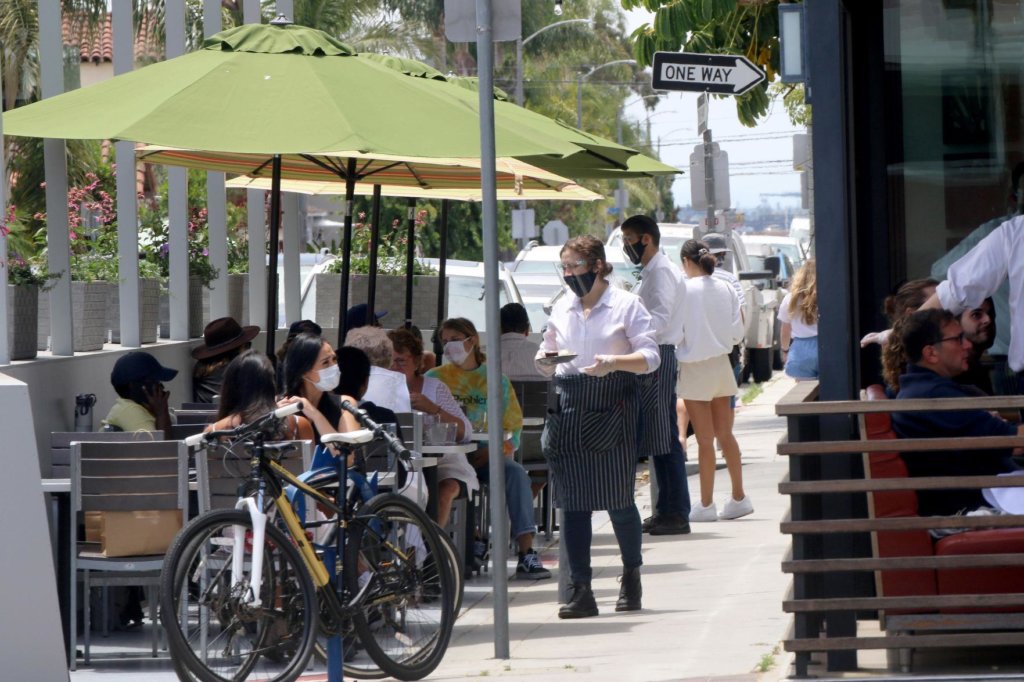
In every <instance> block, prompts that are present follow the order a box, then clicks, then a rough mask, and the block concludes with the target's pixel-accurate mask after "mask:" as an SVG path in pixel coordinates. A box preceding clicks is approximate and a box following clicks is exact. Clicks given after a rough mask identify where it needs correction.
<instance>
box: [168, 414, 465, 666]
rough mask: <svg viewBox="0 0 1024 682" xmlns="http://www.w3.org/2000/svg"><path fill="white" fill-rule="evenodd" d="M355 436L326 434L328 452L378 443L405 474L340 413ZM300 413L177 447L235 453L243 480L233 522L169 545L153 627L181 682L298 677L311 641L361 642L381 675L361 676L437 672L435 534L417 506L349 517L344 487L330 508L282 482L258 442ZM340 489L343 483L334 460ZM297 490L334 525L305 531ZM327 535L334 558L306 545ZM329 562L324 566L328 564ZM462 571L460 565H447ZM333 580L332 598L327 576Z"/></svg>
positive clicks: (210, 524)
mask: <svg viewBox="0 0 1024 682" xmlns="http://www.w3.org/2000/svg"><path fill="white" fill-rule="evenodd" d="M342 407H343V409H345V410H346V411H348V412H350V413H352V414H353V415H355V416H356V418H357V419H358V420H359V421H360V423H361V425H362V426H363V427H364V428H363V429H362V430H360V431H357V432H352V433H343V434H329V435H327V436H324V437H323V438H322V439H321V440H322V441H323V442H324V443H328V444H329V443H341V444H348V445H353V444H357V443H363V442H368V441H369V440H371V439H373V438H381V439H383V440H384V441H385V442H387V444H388V449H389V450H390V451H391V452H392V453H393V454H394V455H395V456H396V459H397V460H398V461H401V462H407V461H409V459H410V453H409V452H408V451H407V450H406V449H405V447H404V446H403V445H402V444H401V442H400V441H399V440H398V439H397V438H395V437H393V436H391V434H389V433H388V432H387V431H386V430H385V429H384V428H383V427H381V426H380V425H378V424H376V423H374V422H373V421H372V420H370V419H369V418H368V417H367V416H366V415H365V413H363V412H362V411H361V410H359V409H358V408H356V407H354V406H352V405H351V404H349V403H348V402H347V401H344V402H343V404H342ZM298 410H299V407H298V405H297V404H296V405H288V406H285V407H283V408H279V409H277V410H275V411H273V412H271V413H270V414H268V415H266V416H265V417H262V418H260V419H258V420H256V421H254V422H252V423H251V424H246V425H242V426H239V427H237V428H235V429H229V430H223V431H215V432H209V433H206V434H199V435H198V436H193V437H190V438H189V439H186V443H188V444H189V445H192V446H195V445H200V444H202V443H203V442H209V441H211V440H214V439H233V440H234V441H236V442H244V443H245V444H246V447H247V448H248V451H249V456H250V459H249V462H250V473H249V477H248V481H247V483H246V487H245V490H244V494H243V496H242V497H240V499H239V500H238V502H237V504H236V506H235V509H226V510H218V511H212V512H209V513H206V514H203V515H201V516H199V517H197V518H196V519H194V520H193V521H191V522H190V523H189V524H188V525H187V526H186V527H185V528H184V529H183V530H182V531H181V533H179V535H178V536H177V537H176V538H175V540H174V542H173V543H172V545H171V547H170V549H169V550H168V553H167V560H166V561H165V564H164V569H163V572H162V575H161V597H160V607H161V609H160V610H161V620H162V622H163V624H164V627H165V629H166V631H167V636H168V644H169V646H170V650H171V656H172V659H173V660H174V665H175V669H176V670H177V671H178V674H179V677H181V678H183V679H199V680H202V681H203V682H220V681H221V680H273V681H280V682H288V681H290V680H294V679H295V678H296V677H298V675H299V674H300V673H302V672H303V671H304V670H305V668H306V666H307V663H308V661H309V659H310V656H311V655H312V653H313V650H314V647H315V645H316V640H317V637H318V635H322V636H324V637H338V636H341V637H344V638H345V641H346V642H351V641H353V638H354V637H357V638H358V640H359V643H360V645H361V646H362V647H363V648H365V651H366V653H367V655H368V656H369V657H370V658H371V659H372V661H373V663H375V664H376V666H377V667H376V668H374V669H369V668H367V667H364V668H361V671H362V672H364V673H367V674H366V675H364V676H369V675H370V674H374V673H376V674H377V675H384V674H386V675H390V676H392V677H396V678H398V679H401V680H416V679H421V678H423V677H425V676H426V675H428V674H430V672H432V671H433V670H434V669H435V668H436V667H437V665H438V664H439V663H440V661H441V658H442V657H443V656H444V652H445V649H446V648H447V644H448V641H449V639H450V637H451V631H452V627H453V624H454V617H455V611H454V601H455V599H454V589H455V581H454V576H453V572H452V570H451V563H450V558H449V556H448V550H447V549H446V545H445V543H444V541H443V540H441V539H440V537H439V534H438V533H437V531H436V526H435V525H434V524H433V522H432V521H430V520H429V519H428V518H427V517H426V515H425V514H424V513H423V512H422V511H421V510H420V509H419V507H417V506H416V505H414V504H413V503H412V502H410V501H409V500H407V499H405V498H404V497H401V496H399V495H395V494H387V493H385V494H381V495H377V496H375V497H374V498H373V499H371V500H370V501H369V502H367V503H365V504H362V505H357V504H356V503H355V501H354V500H353V499H351V495H349V488H350V486H347V485H346V486H345V488H344V489H342V488H341V486H338V485H336V484H335V486H334V487H335V489H336V491H337V495H336V496H335V498H334V499H332V498H331V497H329V496H328V495H326V494H324V492H323V491H322V490H318V489H316V488H315V487H313V486H311V485H308V484H307V483H304V482H303V481H301V480H300V479H299V478H298V477H296V476H294V475H293V474H291V473H290V472H288V471H287V470H286V469H285V468H284V467H283V466H281V464H280V463H279V462H278V461H277V459H276V458H275V456H274V455H275V453H277V452H279V451H280V450H281V449H282V446H279V445H275V444H272V443H268V442H266V438H267V435H266V434H267V433H272V432H274V431H276V429H277V426H278V425H279V423H280V420H282V419H284V418H285V417H287V416H289V415H291V414H294V413H296V412H298ZM337 460H338V469H337V471H338V474H337V479H336V480H337V481H341V480H346V481H347V479H348V476H347V471H346V463H345V460H346V458H345V457H344V456H342V457H338V458H337ZM288 485H291V486H294V487H295V488H296V489H297V490H299V491H301V493H302V494H303V495H304V496H305V497H306V498H307V502H308V501H309V500H310V499H311V500H312V501H313V503H315V504H316V505H317V507H318V508H319V509H323V510H326V512H327V513H329V514H331V516H330V517H329V518H325V519H321V520H316V521H312V522H309V521H306V522H304V521H303V520H302V519H300V518H299V516H298V514H297V513H296V511H295V509H294V508H293V506H292V504H291V503H289V501H288V497H287V492H286V486H288ZM318 527H326V528H327V529H328V535H330V536H331V537H330V540H331V541H332V542H333V552H332V551H329V550H330V548H328V551H323V548H321V551H320V552H318V551H317V549H316V548H315V547H314V545H313V543H312V541H311V538H310V537H309V534H311V533H312V532H313V531H314V530H316V529H317V528H318ZM325 559H326V561H325ZM456 563H457V562H456ZM332 575H333V576H335V577H336V578H337V579H336V580H335V581H334V584H332V581H331V576H332Z"/></svg>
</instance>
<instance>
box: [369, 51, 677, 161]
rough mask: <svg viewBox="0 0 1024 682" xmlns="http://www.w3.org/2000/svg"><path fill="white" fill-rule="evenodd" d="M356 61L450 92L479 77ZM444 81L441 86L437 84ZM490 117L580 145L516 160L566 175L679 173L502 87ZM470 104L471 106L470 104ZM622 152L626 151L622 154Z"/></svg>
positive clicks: (399, 62) (414, 64) (409, 62)
mask: <svg viewBox="0 0 1024 682" xmlns="http://www.w3.org/2000/svg"><path fill="white" fill-rule="evenodd" d="M359 58H360V59H369V60H373V61H376V62H378V63H381V64H384V65H386V66H388V67H390V68H392V69H395V70H397V71H400V72H401V73H404V74H405V75H407V76H413V77H416V78H423V79H427V80H430V81H434V82H433V83H432V84H433V85H434V87H437V88H444V89H445V90H451V89H452V87H453V86H454V87H455V88H459V89H463V90H467V91H469V92H472V93H476V92H478V90H479V88H478V85H479V79H477V78H475V77H472V76H452V75H448V76H447V77H445V76H443V75H442V74H441V72H440V71H437V70H436V69H433V68H431V67H430V66H427V65H426V64H422V63H420V62H418V61H416V60H414V59H400V58H396V57H389V56H385V55H374V54H360V55H359ZM442 83H443V85H442ZM494 100H495V102H494V117H495V120H498V119H499V118H500V119H502V120H512V121H515V122H516V125H518V126H520V129H525V128H530V129H534V130H537V131H538V132H540V133H541V134H544V135H546V136H549V137H555V138H558V139H562V140H564V141H566V142H570V143H572V144H574V145H576V146H578V147H579V148H580V150H579V151H577V152H576V153H574V154H570V155H568V156H561V157H559V156H554V155H551V154H544V155H534V156H521V157H518V158H519V159H520V160H521V161H525V162H526V163H528V164H530V165H532V166H536V167H538V168H543V169H545V170H548V171H551V172H553V173H557V174H558V175H561V176H565V177H571V178H597V179H608V180H622V179H625V178H633V177H655V176H659V175H675V174H677V173H681V172H682V171H681V170H679V169H678V168H675V167H673V166H669V165H666V164H664V163H662V162H661V161H659V160H657V159H655V158H652V157H650V156H647V155H645V154H642V153H640V152H638V151H637V150H635V149H632V148H630V147H626V146H623V145H621V144H619V143H617V142H612V141H611V140H608V139H605V138H603V137H601V136H599V135H594V134H592V133H588V132H586V131H584V130H580V129H578V128H573V127H572V126H570V125H567V124H565V123H562V122H560V121H556V120H554V119H551V118H547V117H546V116H538V115H537V114H536V113H535V112H532V111H530V110H528V109H525V108H523V107H520V106H517V105H515V104H513V103H511V102H510V101H509V97H508V95H507V94H506V93H505V92H504V91H503V90H501V88H497V87H495V88H494ZM470 106H476V104H475V103H471V104H470ZM624 154H626V155H625V156H624Z"/></svg>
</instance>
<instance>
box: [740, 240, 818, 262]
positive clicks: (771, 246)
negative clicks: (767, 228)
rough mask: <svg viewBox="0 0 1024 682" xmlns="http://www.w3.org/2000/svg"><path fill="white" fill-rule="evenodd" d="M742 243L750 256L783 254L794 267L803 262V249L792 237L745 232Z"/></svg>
mask: <svg viewBox="0 0 1024 682" xmlns="http://www.w3.org/2000/svg"><path fill="white" fill-rule="evenodd" d="M743 244H744V246H746V247H747V253H748V254H750V255H751V256H754V255H757V256H776V255H780V254H781V255H784V256H786V257H787V258H789V260H790V261H791V262H792V264H793V265H794V266H795V267H800V265H801V264H803V262H804V260H805V258H804V251H803V248H802V247H801V246H800V242H798V241H797V240H796V239H794V238H793V237H780V236H775V235H766V234H745V235H743Z"/></svg>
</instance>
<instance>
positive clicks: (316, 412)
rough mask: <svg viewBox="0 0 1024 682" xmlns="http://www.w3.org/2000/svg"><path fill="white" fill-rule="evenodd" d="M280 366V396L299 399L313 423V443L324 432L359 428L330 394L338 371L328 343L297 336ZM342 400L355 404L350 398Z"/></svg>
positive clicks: (306, 334) (304, 334) (300, 335)
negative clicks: (282, 382) (281, 392)
mask: <svg viewBox="0 0 1024 682" xmlns="http://www.w3.org/2000/svg"><path fill="white" fill-rule="evenodd" d="M281 367H282V370H281V376H282V377H283V380H284V386H283V393H284V395H286V396H288V397H296V398H299V399H301V400H302V413H303V414H304V415H305V416H306V418H307V419H309V420H310V422H312V426H313V433H314V435H315V437H316V442H318V443H319V442H320V437H321V436H322V435H324V434H326V433H337V432H338V431H342V432H345V431H355V430H357V429H358V428H359V425H358V424H357V423H356V420H355V417H353V416H352V415H351V414H349V413H347V412H342V411H341V407H340V405H339V401H338V397H337V396H336V395H334V394H333V393H332V391H334V389H335V388H337V387H338V384H339V382H340V380H341V371H340V368H339V367H338V360H337V357H336V356H335V353H334V348H332V347H331V344H330V343H328V342H327V341H325V340H324V339H323V338H322V337H320V336H318V335H316V334H310V333H302V334H298V335H296V336H295V337H294V338H293V339H292V340H291V341H290V342H289V344H288V350H287V352H286V353H285V355H284V363H283V364H282V366H281ZM341 397H342V399H347V400H350V401H352V402H355V399H354V398H352V397H351V396H349V395H342V396H341Z"/></svg>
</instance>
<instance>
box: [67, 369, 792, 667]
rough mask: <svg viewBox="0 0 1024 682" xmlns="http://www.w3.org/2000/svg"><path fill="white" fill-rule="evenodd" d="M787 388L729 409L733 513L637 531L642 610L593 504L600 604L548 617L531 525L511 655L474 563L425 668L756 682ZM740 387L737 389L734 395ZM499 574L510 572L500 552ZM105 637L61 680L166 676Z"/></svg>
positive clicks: (514, 585)
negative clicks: (527, 577)
mask: <svg viewBox="0 0 1024 682" xmlns="http://www.w3.org/2000/svg"><path fill="white" fill-rule="evenodd" d="M792 386H793V381H792V380H791V379H789V378H787V377H784V376H783V375H782V374H781V373H780V372H776V374H775V377H774V378H773V379H772V380H771V381H770V382H767V383H766V384H764V391H763V393H761V394H760V396H758V397H757V398H756V399H754V400H753V401H752V402H751V403H750V404H748V405H741V406H740V407H738V408H737V411H736V424H735V429H734V432H735V434H736V436H737V439H738V440H739V443H740V448H741V450H742V453H743V477H744V486H745V488H746V492H747V495H749V496H750V498H751V500H752V501H753V503H754V510H755V511H754V513H753V514H752V515H751V516H748V517H746V518H743V519H738V520H735V521H717V522H714V523H703V524H693V532H692V533H691V534H690V535H685V536H662V537H653V538H652V537H650V536H647V535H645V536H644V545H643V555H644V566H643V569H642V574H643V588H644V597H643V604H644V608H643V610H641V611H638V612H633V613H623V614H617V613H615V610H614V608H615V600H616V598H617V596H618V590H619V584H618V577H619V575H620V573H621V564H620V562H619V553H618V546H617V545H616V543H615V537H614V535H613V533H612V529H611V524H610V522H609V520H608V516H607V514H606V513H604V512H598V513H595V514H594V521H593V523H594V545H593V567H594V582H593V587H594V592H595V594H596V596H597V601H598V607H599V609H600V611H601V613H600V615H599V616H597V617H596V618H588V619H583V620H569V621H563V620H560V619H559V618H558V608H559V605H558V603H557V588H558V571H559V566H558V546H557V539H558V536H557V535H556V536H555V540H554V541H553V543H551V544H548V545H547V546H545V541H544V539H543V536H540V535H538V536H537V540H536V542H537V545H538V547H539V548H540V551H541V555H542V557H543V560H544V563H545V566H547V567H548V568H549V569H551V571H552V573H553V577H552V579H550V580H541V581H537V582H526V581H518V580H511V581H510V582H509V590H508V595H509V623H510V624H509V653H510V657H509V658H507V659H498V658H496V657H495V646H494V634H493V633H494V621H493V602H492V599H491V581H492V574H491V573H485V574H484V575H483V576H477V577H474V578H473V579H471V580H469V581H468V582H467V586H466V597H465V601H464V607H463V613H462V615H461V616H460V618H459V619H458V621H457V623H456V625H455V630H454V632H453V635H452V640H451V644H450V646H449V648H448V651H447V654H446V655H445V658H444V661H443V662H442V663H441V665H440V666H439V667H438V669H437V670H436V671H434V673H433V674H431V675H430V677H429V678H428V679H430V680H476V679H481V678H493V677H505V678H521V679H529V680H531V682H534V681H537V682H540V681H543V680H565V679H581V678H585V679H587V680H609V681H611V680H614V681H615V682H628V681H631V680H637V681H643V682H656V681H661V680H682V681H687V682H690V681H696V680H713V681H715V682H725V681H727V680H735V681H757V682H764V681H766V680H777V679H780V678H782V677H784V676H785V675H786V673H787V672H788V671H787V662H788V657H787V656H786V654H784V653H779V651H780V648H781V646H780V640H781V639H782V638H783V637H784V636H785V634H786V630H787V628H788V625H789V620H790V619H789V618H787V617H786V615H785V614H783V613H782V609H781V605H782V600H783V598H784V596H785V594H786V591H787V589H788V588H789V584H790V579H789V577H788V576H786V575H783V574H782V572H781V571H780V563H781V562H782V559H783V556H784V554H785V553H786V551H787V549H788V547H789V539H788V538H787V537H785V536H783V535H781V534H780V533H779V521H780V520H781V519H782V517H783V516H784V514H785V513H786V511H787V509H788V500H787V498H785V497H783V496H781V495H779V493H778V491H777V485H778V482H779V480H780V479H781V478H782V477H783V475H784V474H785V471H786V461H785V459H784V458H782V457H779V456H778V455H776V454H775V447H776V444H777V443H778V440H779V438H780V437H781V436H782V435H783V433H784V431H785V422H784V420H782V419H780V418H778V417H776V416H775V403H776V402H777V401H778V400H779V399H780V398H781V397H782V396H783V395H785V393H786V392H787V391H788V390H789V389H790V388H792ZM746 390H748V389H746V387H745V388H744V389H742V390H741V395H742V394H743V393H744V392H745V391H746ZM696 450H697V446H696V443H695V442H694V441H693V438H692V437H691V438H690V442H689V448H688V453H689V457H690V459H691V461H696ZM690 468H691V470H692V469H693V467H690ZM638 479H639V483H638V487H637V504H638V506H639V507H640V512H641V516H643V517H646V516H649V515H650V509H651V504H650V488H649V485H648V479H647V471H646V467H645V466H642V467H640V470H639V471H638ZM689 484H690V494H691V496H692V497H694V498H695V499H696V498H697V497H698V496H699V489H698V486H697V476H696V475H691V476H690V477H689ZM728 495H729V479H728V475H727V473H726V471H725V469H724V468H720V469H719V470H718V473H717V476H716V482H715V501H716V502H717V503H718V508H719V509H721V508H722V505H723V504H724V502H725V500H726V499H727V497H728ZM507 572H508V574H509V575H510V576H511V575H513V574H514V572H515V568H514V564H513V563H511V562H510V563H509V565H508V569H507ZM147 627H148V626H147ZM116 634H118V635H120V634H121V633H116ZM138 637H139V636H138V635H135V636H134V638H138ZM144 639H145V642H143V643H142V645H140V646H144V647H148V642H149V638H148V635H146V636H145V637H144ZM118 640H121V636H116V637H112V638H111V639H110V640H106V641H105V640H104V639H103V638H100V637H94V639H93V646H94V654H93V655H94V656H95V657H96V658H97V659H102V658H103V657H104V654H105V653H106V654H107V655H113V656H114V657H116V659H117V660H111V659H109V658H108V659H107V660H106V661H103V662H101V661H100V660H97V661H95V663H96V664H98V666H99V667H96V668H88V669H81V670H79V671H77V672H74V673H72V674H71V679H72V680H74V681H85V680H89V681H96V682H104V681H107V680H117V681H118V682H129V681H134V680H137V679H143V678H144V679H145V680H146V681H147V682H164V681H165V680H167V681H170V680H174V679H176V678H175V676H174V674H173V672H172V671H171V670H170V669H169V665H168V663H167V660H166V658H162V659H158V660H153V659H146V658H138V657H137V656H138V653H135V655H134V656H132V658H130V659H126V658H123V654H124V652H123V651H116V649H117V648H119V647H118V645H119V644H120V642H119V641H118ZM139 651H141V650H139ZM302 679H303V680H308V681H309V682H315V681H318V680H323V679H325V678H324V676H323V675H322V674H320V675H307V676H303V677H302Z"/></svg>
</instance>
